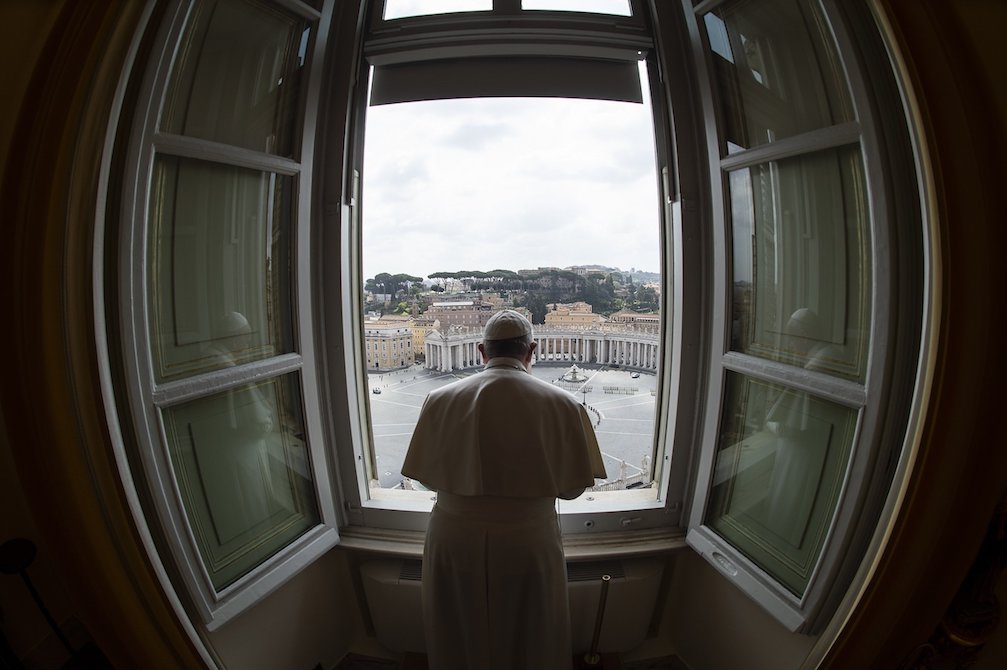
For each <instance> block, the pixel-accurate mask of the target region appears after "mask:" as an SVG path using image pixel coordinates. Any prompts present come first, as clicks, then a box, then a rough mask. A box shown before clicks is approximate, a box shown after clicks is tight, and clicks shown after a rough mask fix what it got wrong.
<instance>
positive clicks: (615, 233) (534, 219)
mask: <svg viewBox="0 0 1007 670" xmlns="http://www.w3.org/2000/svg"><path fill="white" fill-rule="evenodd" d="M367 123H368V127H367V138H366V142H367V146H366V150H365V151H366V153H365V165H364V175H365V178H364V207H363V211H364V222H363V225H364V233H363V244H364V272H365V275H367V276H373V274H374V273H376V272H409V273H411V274H418V275H423V276H426V275H428V274H430V273H431V272H435V271H437V270H458V269H463V268H466V269H492V268H508V269H512V270H518V269H522V268H534V267H539V266H561V267H562V266H567V265H572V264H587V263H599V264H604V265H611V266H619V267H626V268H629V267H637V268H644V269H650V270H655V271H656V270H659V269H660V253H659V240H660V236H659V227H658V226H659V220H660V204H659V197H658V194H657V172H656V166H655V163H654V141H653V129H652V127H651V124H652V120H651V117H650V111H649V109H648V108H646V107H645V106H644V105H638V104H637V105H634V104H629V103H613V102H609V101H594V100H556V99H541V98H538V99H499V98H498V99H465V100H444V101H432V102H424V103H409V104H402V105H386V106H382V107H378V108H371V109H370V110H368V121H367Z"/></svg>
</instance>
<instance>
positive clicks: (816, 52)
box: [704, 0, 854, 153]
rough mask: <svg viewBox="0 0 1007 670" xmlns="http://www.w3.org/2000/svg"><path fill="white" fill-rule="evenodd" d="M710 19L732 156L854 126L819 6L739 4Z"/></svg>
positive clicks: (801, 0) (790, 1)
mask: <svg viewBox="0 0 1007 670" xmlns="http://www.w3.org/2000/svg"><path fill="white" fill-rule="evenodd" d="M704 19H705V20H704V24H705V26H706V32H707V38H708V40H709V46H710V50H711V51H712V52H713V55H712V59H713V65H714V73H715V79H716V84H717V88H718V93H719V95H718V101H719V104H720V112H721V117H722V120H723V124H724V126H725V128H724V131H725V132H724V140H725V142H726V147H725V150H726V151H727V152H729V153H733V152H735V151H740V150H742V149H750V148H752V147H755V146H759V145H761V144H766V143H768V142H773V141H776V140H779V139H782V138H784V137H790V136H792V135H796V134H799V133H803V132H807V131H810V130H815V129H817V128H823V127H826V126H831V125H835V124H838V123H842V122H845V121H851V120H853V118H854V115H853V109H852V106H851V103H850V94H849V90H848V86H847V84H846V79H845V77H844V74H843V71H842V68H841V65H840V62H839V59H838V57H837V54H836V49H835V44H834V41H833V39H832V35H831V33H830V31H829V28H828V25H827V23H826V21H825V19H824V17H823V16H822V14H821V11H820V9H819V7H818V3H817V2H814V1H813V0H765V1H763V2H759V3H755V2H750V1H748V2H745V1H743V2H734V3H730V4H729V5H727V6H726V7H723V8H718V9H716V10H714V12H712V13H710V14H707V15H706V16H705V17H704Z"/></svg>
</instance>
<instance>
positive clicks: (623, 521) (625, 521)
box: [619, 516, 643, 526]
mask: <svg viewBox="0 0 1007 670" xmlns="http://www.w3.org/2000/svg"><path fill="white" fill-rule="evenodd" d="M637 521H643V517H639V516H634V517H632V518H630V517H623V518H622V519H619V523H621V524H622V525H623V526H631V525H633V524H634V523H636V522H637Z"/></svg>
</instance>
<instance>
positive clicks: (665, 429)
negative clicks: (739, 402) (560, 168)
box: [326, 2, 687, 555]
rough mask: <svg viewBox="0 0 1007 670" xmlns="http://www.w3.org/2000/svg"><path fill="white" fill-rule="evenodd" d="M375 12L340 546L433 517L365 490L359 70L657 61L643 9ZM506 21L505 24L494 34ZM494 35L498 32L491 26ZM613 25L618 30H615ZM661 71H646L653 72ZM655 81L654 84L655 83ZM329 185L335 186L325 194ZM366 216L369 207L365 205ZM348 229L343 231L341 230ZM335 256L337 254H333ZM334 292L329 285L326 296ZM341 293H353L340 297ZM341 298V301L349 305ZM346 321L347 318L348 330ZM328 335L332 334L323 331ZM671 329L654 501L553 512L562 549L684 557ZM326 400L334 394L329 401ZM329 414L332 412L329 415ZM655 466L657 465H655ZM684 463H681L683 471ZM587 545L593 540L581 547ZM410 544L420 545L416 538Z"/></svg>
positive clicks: (665, 349) (354, 218) (415, 501)
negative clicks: (496, 62) (508, 60)
mask: <svg viewBox="0 0 1007 670" xmlns="http://www.w3.org/2000/svg"><path fill="white" fill-rule="evenodd" d="M380 4H381V3H380V2H374V3H373V4H372V5H371V7H372V9H371V12H372V14H371V16H370V17H369V26H370V28H371V31H372V32H371V34H370V38H369V39H367V40H366V43H365V45H364V47H363V52H362V57H361V61H362V65H361V69H360V70H358V72H357V74H356V76H357V88H356V90H355V100H354V102H353V105H354V106H355V108H356V110H357V111H356V114H357V116H356V118H355V123H356V126H355V128H354V132H353V135H352V136H353V138H354V142H355V145H354V147H353V148H352V149H351V155H352V158H351V159H350V160H351V161H353V163H352V165H353V168H352V169H353V170H354V172H353V175H354V176H353V177H352V178H351V179H349V180H348V181H349V189H352V190H351V191H350V193H349V198H348V199H349V203H346V204H344V206H345V207H346V211H345V215H346V217H347V218H346V219H344V221H343V223H344V225H343V234H342V242H343V244H341V245H340V246H339V248H338V253H339V257H340V259H341V270H342V272H341V277H340V280H341V281H340V282H339V283H340V284H341V285H342V287H343V290H344V291H345V292H344V293H343V303H342V310H341V314H340V315H333V316H335V318H336V319H338V320H339V328H340V330H341V332H342V335H343V342H344V343H345V346H343V347H342V350H343V351H344V352H345V356H344V357H343V359H342V360H340V361H339V365H337V366H336V367H335V368H334V369H333V370H332V371H331V373H330V374H331V378H333V379H338V378H339V377H344V378H345V379H346V386H345V390H344V388H343V387H340V388H339V389H338V393H339V395H338V397H333V402H334V403H336V404H342V403H345V404H346V405H347V406H349V407H350V408H351V409H350V412H349V416H348V417H347V418H348V419H349V423H350V427H349V429H348V430H347V429H346V427H345V426H344V427H343V430H344V435H345V437H343V438H342V439H338V438H337V441H338V442H340V443H342V444H346V443H347V442H351V443H352V444H353V445H354V448H353V454H352V462H351V461H350V459H349V458H347V454H346V453H345V451H344V452H343V453H342V454H337V458H339V459H340V465H341V468H340V471H341V473H340V474H341V477H342V485H343V491H344V496H345V498H344V505H345V508H346V510H347V511H348V520H349V522H350V524H351V525H350V527H348V528H344V529H343V535H344V539H346V540H348V541H350V542H351V543H352V542H353V541H354V539H355V538H356V536H358V535H360V534H364V535H366V534H367V530H366V529H368V528H370V529H389V530H393V531H395V530H397V531H414V532H419V531H422V530H424V529H425V527H426V521H427V516H428V513H429V511H430V509H431V508H432V506H433V498H432V496H429V495H424V494H421V493H415V492H410V493H413V495H406V496H393V497H388V496H382V498H381V499H378V500H375V499H372V498H371V496H370V495H369V491H368V490H367V476H366V468H365V459H367V458H368V454H369V453H370V447H369V446H368V442H369V439H370V436H369V431H370V420H369V417H368V416H367V414H366V407H367V403H368V401H367V400H361V397H363V396H364V395H365V394H363V393H362V392H360V391H359V388H360V387H361V382H360V381H359V380H362V379H363V380H366V376H365V373H364V372H363V370H362V369H361V361H362V360H364V358H363V357H362V356H360V355H358V353H357V351H359V350H360V348H361V347H362V344H361V340H362V335H361V332H362V328H361V325H362V323H363V321H362V319H363V315H362V313H361V308H360V306H359V304H358V303H359V302H360V300H359V295H362V293H361V288H362V287H361V285H362V281H363V279H362V277H361V276H360V272H359V270H358V269H357V268H359V267H360V243H359V230H360V221H359V207H358V206H357V200H358V193H359V191H358V190H357V189H358V187H359V174H360V170H361V164H360V161H361V160H362V155H363V150H362V144H363V132H362V117H363V114H364V113H365V105H366V104H367V95H366V93H367V90H366V82H367V77H366V69H365V68H366V67H368V66H371V65H374V66H382V65H391V64H401V63H409V62H417V61H425V60H427V59H430V58H436V59H441V58H459V59H461V58H466V57H473V56H475V57H479V56H487V55H521V56H525V57H550V56H552V57H557V56H558V57H563V56H572V55H573V56H578V57H580V56H586V57H593V58H605V59H616V60H619V61H622V62H637V61H639V60H640V59H641V58H642V57H644V56H645V54H646V53H647V52H652V51H653V49H654V45H653V42H652V40H651V37H650V34H649V31H648V29H647V27H646V23H645V20H644V19H643V18H641V16H642V13H643V12H644V11H645V10H644V8H643V5H642V3H640V2H634V3H633V6H634V16H632V17H614V16H611V15H593V14H580V13H571V12H545V11H541V10H528V12H525V13H524V14H522V13H521V12H520V10H518V11H517V12H516V13H511V10H509V9H507V8H504V9H503V10H499V9H495V10H494V11H493V12H473V13H468V14H465V13H462V14H456V15H453V14H445V15H434V16H428V17H414V18H403V19H395V20H391V21H387V22H384V21H382V20H380V19H379V18H377V17H380V16H381V11H380ZM503 21H505V22H506V23H501V22H503ZM498 23H500V24H501V25H499V26H498V25H497V24H498ZM613 23H615V24H617V25H618V27H617V28H616V29H613V28H612V26H613ZM655 62H656V61H652V65H653V64H654V63H655ZM650 76H651V79H652V81H656V74H655V73H653V72H652V73H651V74H650ZM659 95H660V94H659V89H654V88H653V86H652V93H651V97H652V98H653V99H654V110H653V113H654V116H655V119H654V123H655V125H656V126H661V125H667V121H666V120H665V119H666V118H667V111H666V106H665V104H664V102H663V100H661V99H659ZM668 133H669V130H668V129H667V128H661V127H658V128H657V129H656V132H655V135H656V141H657V143H658V147H657V158H658V161H659V165H660V166H661V167H660V174H661V177H663V178H662V179H661V184H660V185H659V190H664V191H665V192H664V193H663V194H662V196H661V200H662V203H665V204H664V207H663V209H664V211H662V212H660V219H661V227H662V230H661V231H659V233H660V236H661V240H662V244H663V245H664V253H663V254H662V274H663V275H664V276H665V277H670V276H671V275H670V273H671V272H672V271H673V270H674V268H675V267H676V261H675V259H674V258H673V251H672V248H673V247H672V244H671V241H672V237H673V234H672V232H671V229H672V228H673V227H674V226H675V225H676V224H677V223H679V221H677V220H676V219H675V218H674V217H675V216H676V212H677V211H678V209H677V208H676V207H674V206H673V203H672V201H671V198H670V196H669V195H668V193H667V189H668V188H669V187H670V182H669V175H670V174H671V170H672V169H673V168H672V167H671V166H670V165H669V162H670V161H671V160H672V158H671V157H670V156H669V155H668V153H667V152H663V151H662V149H661V146H660V145H661V139H662V138H663V137H666V136H667V135H668ZM330 183H331V182H330ZM363 206H364V207H366V203H363ZM347 228H348V230H347ZM331 250H332V251H333V252H335V250H336V249H335V247H333V248H332V249H331ZM335 283H336V282H335V281H329V282H326V284H327V285H333V284H335ZM667 286H668V289H669V290H665V291H662V296H663V299H664V301H665V302H664V305H663V310H665V313H669V312H676V313H677V309H676V307H675V306H676V305H678V304H680V301H679V300H678V299H677V298H676V296H675V291H677V290H679V287H681V282H680V281H671V280H669V282H668V284H667ZM347 287H348V288H347ZM347 294H348V295H347ZM347 315H349V317H350V318H346V317H347ZM673 322H675V323H679V324H680V323H681V317H680V316H675V317H674V319H673ZM327 330H328V327H327ZM674 332H675V331H674V329H673V328H664V329H662V336H663V340H662V343H661V344H662V358H663V360H662V364H661V365H660V366H659V368H658V373H657V374H658V379H659V388H660V389H662V390H661V392H660V393H659V394H658V398H657V403H656V408H655V417H654V421H655V423H654V427H655V444H657V445H660V447H659V448H658V449H657V450H656V451H657V453H658V457H659V458H661V459H662V462H661V463H660V469H661V476H660V478H659V480H658V482H659V484H658V490H657V492H656V495H655V493H654V491H652V490H647V491H644V492H642V493H641V492H640V491H634V490H629V491H616V492H605V494H604V495H601V496H597V497H596V499H595V500H594V501H587V500H585V499H584V498H582V499H579V500H575V501H560V502H559V503H558V505H559V511H560V520H561V526H562V528H563V530H564V533H565V534H567V535H568V536H569V535H572V534H577V535H579V536H580V537H578V538H576V539H573V538H569V537H568V544H579V543H584V544H587V543H591V544H592V545H593V546H594V547H596V551H597V553H598V554H599V555H604V554H605V553H606V552H608V551H618V550H619V547H624V546H625V544H626V534H627V532H635V531H637V530H644V529H647V530H648V531H649V532H650V533H652V534H655V537H656V538H658V539H659V542H658V543H655V545H654V549H655V550H656V549H657V548H658V547H659V546H660V548H668V547H670V546H681V538H682V537H683V535H684V531H683V530H682V528H681V510H682V500H683V498H684V496H685V485H686V481H687V480H686V478H685V477H683V476H681V472H680V469H679V468H677V467H676V468H675V469H674V471H673V469H672V467H671V459H672V452H671V447H670V445H671V444H672V442H673V440H672V439H671V437H670V436H671V435H672V434H673V431H674V430H675V423H674V417H675V415H676V413H675V412H674V411H672V410H671V409H670V408H668V407H667V405H668V403H669V402H670V399H671V398H676V397H678V393H677V388H678V376H679V374H678V371H677V366H679V365H680V363H681V361H680V359H679V357H678V355H677V353H675V352H676V349H675V348H674V347H672V342H673V340H672V339H671V338H672V337H673V336H674ZM330 391H333V392H334V390H332V389H330ZM332 404H333V403H330V406H331V405H332ZM655 460H656V459H655ZM683 460H685V459H683ZM588 536H589V537H588ZM414 541H415V538H414Z"/></svg>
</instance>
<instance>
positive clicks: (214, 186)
mask: <svg viewBox="0 0 1007 670" xmlns="http://www.w3.org/2000/svg"><path fill="white" fill-rule="evenodd" d="M292 192H293V178H292V177H285V176H280V175H275V174H272V173H267V172H260V171H257V170H247V169H244V168H237V167H230V166H226V165H218V164H214V163H207V162H204V161H198V160H190V159H185V158H175V157H171V156H159V157H158V158H157V161H156V163H155V165H154V178H153V185H152V188H151V201H150V222H151V226H150V238H149V245H150V246H149V251H148V259H149V260H148V282H149V289H148V290H149V298H150V328H151V341H152V345H153V346H152V355H153V366H154V374H155V376H156V378H157V379H158V380H159V381H163V380H168V379H174V378H177V377H182V376H186V375H191V374H195V373H199V372H209V371H210V370H217V369H220V368H225V367H229V366H232V365H236V364H238V363H244V362H247V361H251V360H256V359H262V358H267V357H269V356H275V355H277V354H281V353H287V352H289V351H291V350H292V344H291V343H292V340H293V335H292V326H291V312H292V298H291V285H290V282H291V267H290V265H291V251H290V237H291V232H290V226H291V219H292V216H293V205H292V203H291V197H292Z"/></svg>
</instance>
